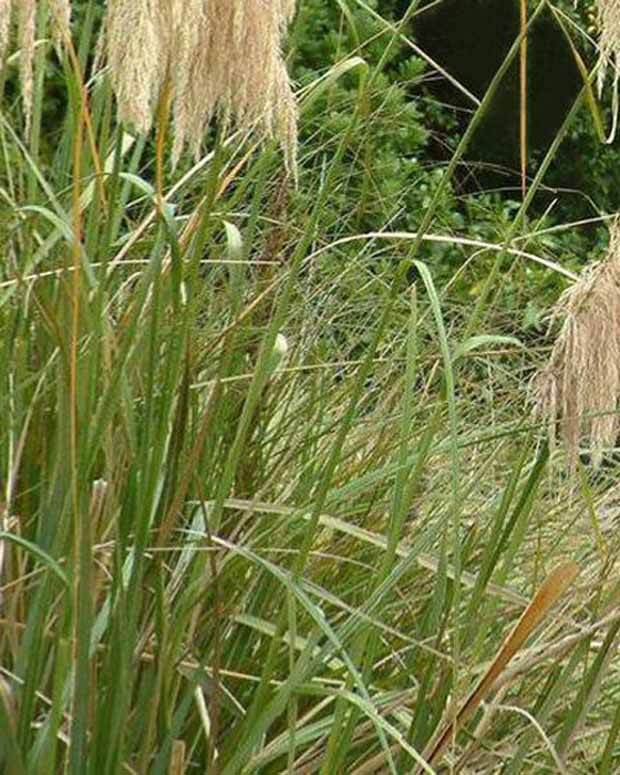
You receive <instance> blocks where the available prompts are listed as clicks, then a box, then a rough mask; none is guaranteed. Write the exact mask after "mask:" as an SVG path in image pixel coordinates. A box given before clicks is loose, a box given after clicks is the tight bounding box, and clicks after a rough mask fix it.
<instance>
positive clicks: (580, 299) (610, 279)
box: [535, 220, 620, 468]
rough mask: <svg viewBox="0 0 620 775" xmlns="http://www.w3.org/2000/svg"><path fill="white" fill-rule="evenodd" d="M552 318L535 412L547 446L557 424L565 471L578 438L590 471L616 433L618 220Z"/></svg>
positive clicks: (619, 400)
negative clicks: (603, 252)
mask: <svg viewBox="0 0 620 775" xmlns="http://www.w3.org/2000/svg"><path fill="white" fill-rule="evenodd" d="M552 319H553V320H557V319H561V320H562V321H563V323H562V328H561V331H560V334H559V336H558V338H557V340H556V343H555V346H554V348H553V351H552V354H551V358H550V360H549V363H548V365H547V366H546V367H545V368H544V369H543V370H542V371H541V372H540V373H539V375H538V376H537V378H536V380H535V392H536V398H537V401H536V404H537V412H538V413H539V414H540V415H542V416H544V417H545V418H546V419H547V421H548V424H549V435H550V439H551V441H552V443H553V442H554V440H555V434H556V427H557V426H558V425H559V429H560V435H561V438H562V440H563V442H564V444H565V446H566V449H567V452H568V458H569V465H570V466H571V468H574V466H575V464H576V462H577V459H578V453H579V446H580V442H581V441H582V439H586V440H587V441H588V442H589V446H590V448H591V453H592V462H593V463H594V465H595V466H596V465H598V464H600V462H601V459H602V456H603V452H604V450H605V449H608V448H609V447H611V446H613V445H614V443H615V441H616V438H617V436H618V432H619V430H620V423H619V419H618V407H619V405H620V221H618V220H615V221H614V222H613V224H612V226H611V229H610V243H609V249H608V253H607V257H606V258H605V260H604V261H603V262H602V263H600V264H598V265H595V266H594V267H592V268H589V269H587V270H586V271H585V273H584V274H583V276H582V277H581V279H580V280H579V281H578V282H577V283H575V285H574V286H573V287H572V288H569V289H568V290H567V291H565V293H564V294H563V295H562V296H561V297H560V299H559V301H558V303H557V305H556V307H555V309H554V311H553V315H552Z"/></svg>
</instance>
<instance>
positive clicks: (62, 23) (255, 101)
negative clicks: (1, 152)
mask: <svg viewBox="0 0 620 775" xmlns="http://www.w3.org/2000/svg"><path fill="white" fill-rule="evenodd" d="M37 6H38V3H37V0H19V2H16V0H0V63H1V62H2V59H3V56H4V54H5V53H6V51H7V49H8V45H9V38H10V26H11V18H12V16H14V17H16V18H17V42H18V46H19V48H20V78H21V84H22V95H23V102H24V108H25V114H26V121H27V123H29V121H30V114H31V111H32V86H33V76H32V65H33V55H34V48H35V33H36V17H37ZM49 8H50V11H51V14H50V15H51V19H52V23H53V32H54V40H55V42H56V44H57V47H58V46H59V45H61V44H62V43H67V42H68V40H69V22H70V11H71V3H70V0H49ZM294 11H295V0H108V2H107V10H106V17H105V21H104V23H103V41H102V42H103V48H102V50H103V52H104V55H105V61H106V64H107V67H108V71H109V75H110V80H111V83H112V87H113V90H114V93H115V95H116V100H117V105H118V113H119V117H120V119H121V120H122V121H124V122H127V123H128V124H130V125H131V126H133V127H134V128H135V129H136V130H138V131H139V132H143V133H145V132H148V131H149V129H150V128H151V126H152V123H153V119H154V115H155V114H156V111H157V108H158V106H159V105H160V101H161V100H162V98H164V97H165V99H166V104H167V105H168V104H169V105H170V108H171V114H172V121H173V126H174V144H173V159H174V160H175V161H176V160H177V159H178V158H179V156H180V154H181V152H182V151H183V149H185V148H189V149H190V150H191V151H193V152H194V153H198V151H199V149H200V146H201V143H202V140H203V138H204V135H205V132H206V130H207V128H208V126H209V124H210V122H211V120H212V119H214V118H217V119H218V120H220V121H221V122H223V123H224V125H225V126H228V125H229V124H232V123H234V124H236V125H237V126H239V127H241V128H243V129H251V130H254V131H256V132H257V133H258V134H259V135H260V136H261V137H270V138H271V137H274V138H276V139H277V140H278V141H279V142H280V144H281V146H282V148H283V150H284V153H285V159H286V165H287V168H288V169H289V170H294V168H295V152H296V137H297V109H296V103H295V99H294V96H293V91H292V88H291V84H290V81H289V77H288V73H287V70H286V65H285V63H284V59H283V57H282V50H281V43H282V38H283V36H284V33H285V31H286V28H287V25H288V24H289V22H290V21H291V19H292V17H293V14H294ZM96 59H97V60H99V57H97V58H96Z"/></svg>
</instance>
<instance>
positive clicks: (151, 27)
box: [105, 0, 170, 132]
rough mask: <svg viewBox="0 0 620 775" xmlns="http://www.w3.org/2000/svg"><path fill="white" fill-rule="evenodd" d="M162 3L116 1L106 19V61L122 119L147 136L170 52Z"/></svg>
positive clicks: (110, 4) (111, 4)
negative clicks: (166, 39)
mask: <svg viewBox="0 0 620 775" xmlns="http://www.w3.org/2000/svg"><path fill="white" fill-rule="evenodd" d="M161 5H162V4H161V3H160V2H159V0H113V2H110V3H109V5H108V14H107V17H106V30H105V36H106V46H107V61H108V65H109V67H110V76H111V79H112V88H113V89H114V92H115V94H116V100H117V104H118V112H119V117H120V119H121V120H122V121H126V122H128V123H130V124H132V125H133V126H135V128H136V129H138V130H139V131H140V132H148V130H149V129H150V127H151V122H152V116H153V111H154V109H155V106H156V104H157V100H158V98H159V93H160V90H161V88H162V85H163V82H164V78H165V74H166V68H167V66H168V61H167V60H168V57H169V54H170V52H169V50H168V47H167V46H166V45H165V42H166V41H165V25H164V24H163V21H164V14H163V13H162V11H161Z"/></svg>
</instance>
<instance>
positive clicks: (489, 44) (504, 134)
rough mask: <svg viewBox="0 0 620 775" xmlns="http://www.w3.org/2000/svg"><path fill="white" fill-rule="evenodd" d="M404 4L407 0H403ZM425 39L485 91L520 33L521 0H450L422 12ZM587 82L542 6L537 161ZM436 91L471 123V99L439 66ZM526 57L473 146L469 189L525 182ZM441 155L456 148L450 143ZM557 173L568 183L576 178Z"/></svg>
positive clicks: (531, 71) (469, 84)
mask: <svg viewBox="0 0 620 775" xmlns="http://www.w3.org/2000/svg"><path fill="white" fill-rule="evenodd" d="M402 5H403V10H404V9H405V8H406V6H407V3H403V4H402ZM413 33H414V37H415V39H416V41H417V42H418V43H419V45H420V46H421V47H422V48H423V49H424V50H425V51H426V52H427V53H428V54H429V55H430V56H431V57H433V59H435V61H436V62H437V63H438V64H440V65H441V66H442V67H443V68H445V70H447V71H448V72H449V73H450V74H451V75H452V76H454V77H455V78H456V79H457V80H458V81H459V82H460V83H461V84H462V85H463V86H464V87H465V88H466V89H468V90H469V91H470V92H472V93H473V94H474V95H475V96H476V97H478V99H481V98H482V96H483V95H484V93H485V91H486V90H487V88H488V87H489V84H490V83H491V81H492V79H493V77H494V75H495V73H496V72H497V70H498V68H499V67H500V66H501V64H502V62H503V61H504V59H505V57H506V56H507V54H508V52H509V50H510V48H511V46H512V44H513V43H514V41H515V39H516V38H517V37H518V35H519V4H518V1H517V0H443V2H440V3H438V4H436V5H434V6H433V7H431V8H429V9H428V10H425V11H424V10H423V11H422V12H420V13H419V14H418V15H417V16H416V19H415V23H414V28H413ZM581 86H582V80H581V76H580V74H579V71H578V69H577V65H576V63H575V60H574V57H573V53H572V51H571V49H570V46H569V44H568V42H567V40H566V38H565V36H564V34H563V32H562V30H561V29H560V28H559V27H558V25H557V22H556V21H555V20H554V19H553V17H552V16H551V15H550V14H549V13H546V12H545V13H543V15H542V16H541V17H539V18H538V19H537V20H536V21H535V22H534V24H533V26H532V28H531V34H530V36H529V42H528V152H529V157H530V169H531V168H532V166H533V165H535V161H536V158H538V157H540V156H541V155H542V154H544V152H545V150H546V149H547V148H548V146H549V144H550V143H551V142H552V140H553V138H554V137H555V135H556V133H557V131H558V130H559V128H560V126H561V125H562V122H563V121H564V119H565V117H566V115H567V113H568V111H569V110H570V108H571V105H572V104H573V102H574V100H575V98H576V97H577V95H578V93H579V90H580V88H581ZM427 88H428V91H429V94H430V95H431V96H432V97H433V98H434V99H437V100H438V101H440V102H441V103H444V104H446V105H450V106H453V109H454V111H455V116H456V119H457V122H458V124H459V127H460V129H461V131H462V130H464V128H465V127H466V125H467V123H468V121H469V117H470V111H471V110H472V109H473V107H474V106H473V105H472V102H471V100H469V99H468V98H467V97H466V96H465V95H464V94H463V93H462V92H461V91H459V90H458V89H457V88H456V87H455V86H454V85H452V84H451V83H450V82H449V81H448V80H447V79H446V78H443V77H441V76H440V75H439V74H434V75H433V77H432V78H430V79H429V80H428V81H427ZM519 93H520V79H519V61H518V57H517V58H516V59H515V61H514V62H513V64H512V65H511V67H510V68H509V70H508V72H507V73H506V75H505V77H504V80H503V82H502V84H501V86H500V88H499V90H498V93H497V95H496V97H495V99H494V100H493V104H492V106H491V108H490V110H489V113H488V114H487V116H486V117H485V119H484V121H483V123H482V124H481V126H480V128H479V130H478V132H477V133H476V135H475V137H474V139H473V142H472V144H471V146H470V149H469V151H468V153H467V157H466V158H467V163H468V165H467V167H464V168H463V169H462V170H461V172H460V175H459V187H460V188H461V190H462V191H475V190H481V189H484V190H488V189H496V188H508V189H513V190H514V189H516V190H518V188H519V173H518V169H519V158H520V144H519V122H520V99H519ZM436 147H437V149H439V148H440V147H441V148H443V149H444V150H443V151H439V153H438V155H440V154H441V153H444V154H445V155H446V157H448V156H449V150H450V149H449V148H446V147H445V144H438V145H437V146H436ZM565 170H566V171H567V172H568V173H569V174H568V175H566V176H565V178H566V179H565V180H563V181H556V182H557V184H559V185H563V186H566V187H571V188H572V187H575V186H578V185H579V181H578V180H577V179H574V180H571V179H570V169H568V168H566V167H565Z"/></svg>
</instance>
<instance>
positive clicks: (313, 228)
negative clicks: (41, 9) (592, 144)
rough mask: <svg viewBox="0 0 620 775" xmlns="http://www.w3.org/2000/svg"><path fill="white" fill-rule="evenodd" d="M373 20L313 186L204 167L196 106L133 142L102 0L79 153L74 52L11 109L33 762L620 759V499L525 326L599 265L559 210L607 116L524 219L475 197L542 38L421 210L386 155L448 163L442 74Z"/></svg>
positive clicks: (14, 436) (78, 771)
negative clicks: (552, 217) (500, 122)
mask: <svg viewBox="0 0 620 775" xmlns="http://www.w3.org/2000/svg"><path fill="white" fill-rule="evenodd" d="M546 5H547V3H546V2H544V1H543V2H541V3H539V4H538V3H537V4H536V7H535V9H534V10H533V15H535V14H537V13H542V12H543V11H544V10H545V7H546ZM415 6H416V3H413V4H412V7H411V9H410V13H413V12H414V11H415ZM338 9H339V10H338V13H337V14H336V17H337V19H338V20H339V23H340V24H341V25H342V26H343V28H344V27H347V29H348V33H347V36H341V37H338V36H336V40H337V41H340V42H343V41H346V42H347V45H346V46H344V44H343V48H342V50H341V51H340V53H339V55H338V56H335V57H334V61H332V62H325V63H324V66H323V69H322V70H317V69H314V66H310V65H309V66H308V68H307V70H306V72H305V73H304V74H303V78H302V77H301V75H300V80H302V81H303V83H302V86H301V89H300V92H301V94H300V105H299V109H300V125H301V132H302V142H301V146H300V151H299V165H300V166H299V185H298V189H295V188H294V187H293V185H292V183H291V181H290V179H289V177H288V176H287V175H286V173H285V172H284V170H283V166H282V158H281V155H280V153H279V151H278V149H277V148H276V147H275V145H274V146H273V147H271V146H269V147H266V148H263V149H259V148H257V146H256V141H255V140H254V139H253V138H252V136H251V135H248V134H247V133H246V132H245V131H242V130H239V131H237V132H236V133H234V134H228V133H223V132H220V133H216V132H213V134H212V136H210V137H209V143H208V147H209V149H208V151H207V152H205V153H204V154H203V155H201V156H200V157H199V158H198V159H197V160H196V161H195V162H193V163H190V162H189V161H187V160H184V161H182V162H181V163H180V165H179V166H178V167H177V168H176V169H175V170H172V169H171V168H170V165H169V164H168V158H169V151H170V146H171V140H170V137H169V134H170V133H169V132H168V126H167V122H166V119H165V114H164V113H160V115H159V117H158V120H157V126H156V131H155V136H154V141H153V142H152V143H151V142H150V141H147V140H145V139H144V138H140V137H136V136H134V135H132V134H131V133H129V132H128V131H126V130H124V129H123V128H121V127H120V126H119V125H118V124H117V123H116V121H115V119H114V102H113V96H112V92H111V87H110V83H109V80H108V79H106V78H104V77H99V76H98V77H96V78H94V79H92V80H90V81H86V82H85V79H84V78H83V77H82V76H81V75H80V73H84V72H85V73H88V72H89V70H88V66H89V63H90V54H91V53H92V52H93V51H94V47H95V35H96V29H97V23H96V22H97V20H98V8H97V4H96V3H92V2H91V3H88V4H86V5H85V7H84V8H83V9H82V11H81V14H80V23H79V25H76V30H78V32H79V37H78V38H77V39H76V50H77V57H76V58H74V59H73V60H72V59H71V58H66V59H65V60H64V61H63V62H62V63H60V62H56V64H55V65H52V64H48V65H47V67H48V68H52V67H56V68H59V67H62V68H63V69H62V82H63V83H64V85H65V87H66V114H65V115H62V116H61V120H58V118H57V114H56V127H57V129H56V134H55V135H53V136H50V133H52V132H53V131H54V130H53V129H51V128H50V124H48V123H47V122H46V112H45V89H46V80H45V79H44V78H43V77H42V75H43V68H44V64H45V57H46V54H47V53H48V52H47V50H46V49H48V48H51V43H49V42H47V41H43V42H41V43H40V45H39V46H38V47H37V49H36V52H35V79H34V85H33V95H32V105H33V115H32V123H31V127H32V129H31V132H30V134H29V135H28V136H27V137H25V135H24V134H23V132H22V129H21V127H22V122H21V119H20V117H19V106H18V105H17V104H15V103H14V102H13V101H12V100H11V89H10V88H9V89H8V91H7V97H6V99H5V103H4V108H3V112H2V113H1V114H0V159H1V162H0V194H1V196H0V213H1V221H0V235H1V239H2V244H3V261H2V264H1V265H0V331H1V334H2V336H1V339H0V342H1V345H0V346H1V347H2V353H1V355H0V386H1V387H0V416H1V417H3V418H4V422H2V423H0V481H1V484H2V496H1V498H2V501H1V502H0V506H1V511H0V513H1V515H2V525H1V529H2V532H1V535H0V539H1V541H2V543H1V545H0V547H1V548H0V589H1V595H2V597H1V603H2V613H1V628H0V758H1V760H2V768H3V771H5V772H7V773H11V774H12V775H24V774H25V773H37V775H51V774H52V773H56V772H61V771H62V772H66V773H71V774H72V775H84V774H85V773H92V774H93V775H95V773H96V775H112V774H113V773H114V775H116V773H149V774H152V775H163V774H164V773H171V774H177V773H183V772H187V773H193V772H213V773H220V774H221V775H239V774H240V773H251V772H252V773H254V772H257V773H258V772H260V773H285V772H286V773H295V774H296V775H302V774H307V775H309V774H310V773H322V775H327V774H328V773H344V772H346V773H351V775H362V773H374V772H391V773H400V772H440V771H448V769H449V770H450V771H452V772H457V771H458V772H471V773H473V772H502V773H510V774H511V775H513V774H514V773H518V772H523V773H525V772H556V771H560V772H579V773H585V772H592V773H594V772H596V773H612V772H616V771H617V770H618V767H619V766H620V746H619V745H618V733H619V732H620V712H619V711H618V707H619V706H618V702H619V700H620V696H619V695H620V680H619V675H618V667H619V666H618V659H617V656H616V649H617V643H618V638H617V636H618V630H619V628H620V606H619V603H618V591H619V580H620V579H619V577H618V572H617V567H616V563H615V557H616V553H617V550H618V543H619V539H618V535H617V530H613V529H609V528H610V526H611V525H613V518H614V513H615V511H614V503H616V500H615V499H616V498H617V495H616V494H615V493H614V488H613V486H610V483H611V484H612V485H613V481H612V480H610V479H609V478H606V476H605V474H604V473H601V474H599V475H598V478H593V477H592V476H591V475H590V474H588V472H587V471H585V470H584V469H583V467H579V466H578V470H577V473H576V475H575V477H574V478H573V479H572V480H568V479H566V478H565V475H564V474H563V473H562V471H561V468H559V467H557V466H553V465H552V462H553V461H552V460H551V459H550V454H549V450H548V447H547V444H546V441H545V433H544V429H541V428H540V427H539V424H538V423H537V422H535V421H533V420H532V419H531V416H530V413H529V409H528V406H527V401H526V394H527V390H526V388H527V385H528V382H529V380H530V378H531V375H532V373H533V371H534V369H535V368H536V367H537V366H539V365H540V363H541V362H542V361H543V358H544V356H545V352H544V351H543V350H544V349H545V347H546V344H547V343H542V345H544V346H542V345H541V342H540V341H537V342H535V343H534V344H533V345H531V346H526V345H524V344H523V343H522V342H520V341H519V339H518V338H516V337H518V335H519V334H520V333H522V332H521V330H520V323H519V320H520V317H519V315H522V314H524V312H523V309H522V307H524V306H525V302H526V301H527V300H528V299H529V298H530V297H531V295H532V292H531V290H530V289H531V285H530V284H531V283H534V284H535V286H534V287H535V288H536V290H537V292H540V293H541V294H543V295H544V294H545V293H548V289H547V285H546V283H548V278H549V277H551V278H553V284H554V285H553V287H554V288H557V287H558V286H560V285H564V284H566V283H567V281H568V279H570V278H571V277H573V275H572V273H571V271H569V269H567V268H566V266H567V262H566V261H564V260H563V259H564V257H563V256H562V253H561V250H559V249H558V245H559V244H561V243H559V242H556V241H554V235H555V232H554V231H553V230H552V231H548V230H547V228H546V223H545V221H544V218H539V217H532V216H531V212H530V208H531V206H532V203H533V202H534V199H535V196H536V193H537V191H538V190H539V189H540V186H541V185H542V184H543V181H544V177H545V174H546V171H547V170H548V169H549V167H550V165H552V163H554V161H555V160H556V158H558V154H559V155H560V156H561V152H562V141H563V139H564V138H565V137H566V135H567V134H568V133H569V131H570V127H571V126H572V123H571V122H572V121H574V120H575V118H576V117H577V116H578V115H579V109H580V107H581V105H582V102H581V101H582V99H583V93H582V95H580V98H579V100H578V102H577V103H576V105H575V107H574V109H573V111H572V113H571V115H570V116H569V117H568V118H567V120H566V123H565V126H564V127H563V128H562V130H560V133H559V135H558V137H557V138H556V140H555V142H554V143H553V144H552V146H551V147H550V148H549V150H548V153H547V155H546V156H545V158H544V159H543V160H542V162H541V164H540V167H539V172H538V173H537V175H536V178H535V179H534V181H533V182H531V183H530V185H529V187H528V193H527V196H526V198H525V199H524V201H523V202H522V203H519V204H518V206H517V207H516V208H513V209H511V210H510V212H508V214H507V211H506V210H502V211H501V212H498V211H494V213H493V214H492V217H491V216H489V217H487V216H484V207H485V204H484V201H485V200H484V199H482V204H481V203H480V202H478V203H477V202H476V201H475V200H472V201H470V202H468V203H466V204H463V203H458V202H457V201H456V198H455V196H454V193H453V189H452V185H451V184H452V179H453V176H454V174H455V171H456V170H457V168H458V165H459V164H460V163H461V161H462V160H463V158H464V154H465V152H466V149H467V145H468V143H469V141H470V140H471V138H472V136H473V133H474V132H475V129H476V127H477V126H478V125H479V122H480V121H481V120H482V118H483V117H484V115H485V111H486V110H487V109H488V106H489V105H490V104H491V103H492V100H493V98H494V95H495V94H496V91H497V88H498V87H499V85H500V83H501V78H502V75H503V73H504V72H505V71H506V69H507V68H508V67H509V66H510V64H511V62H512V61H513V60H514V59H515V57H517V56H518V52H519V47H520V41H519V39H516V40H515V41H514V45H513V46H512V48H511V51H510V53H509V55H508V58H507V59H506V61H505V63H504V65H502V68H500V71H499V72H498V74H497V76H496V78H495V79H493V81H492V82H491V84H490V86H489V89H488V91H487V93H486V95H480V96H481V101H480V104H479V106H478V107H477V108H475V109H474V111H473V113H472V117H471V120H470V124H469V128H468V129H467V130H466V132H465V134H464V135H463V136H462V137H461V138H460V142H459V145H458V147H457V150H456V151H455V153H454V155H453V157H452V159H451V161H450V162H449V164H447V165H444V166H436V167H434V168H431V169H426V168H425V165H424V164H423V163H422V162H421V161H420V160H419V159H418V158H417V157H416V156H412V157H411V158H410V159H409V160H408V161H407V162H404V161H403V163H402V167H400V168H398V169H397V170H396V172H395V176H396V179H397V180H401V181H403V180H406V181H407V186H408V187H406V188H405V187H404V185H403V186H401V185H400V184H399V185H393V186H392V188H390V181H389V179H388V178H389V176H387V175H386V176H384V177H382V167H381V163H380V162H381V157H379V159H377V158H376V157H375V151H376V152H377V153H379V152H381V153H383V154H385V155H386V156H387V157H388V158H389V159H391V160H392V161H394V160H395V159H397V158H398V157H399V154H401V151H400V148H401V146H400V145H399V144H400V143H402V144H406V143H412V144H413V145H414V146H415V148H416V149H417V150H416V151H415V152H416V153H417V151H418V150H419V151H420V153H423V151H424V147H425V142H426V139H427V135H426V134H425V130H424V127H423V126H422V118H423V115H424V113H423V109H422V106H421V105H420V104H418V103H415V102H413V101H412V102H411V104H410V105H409V106H408V107H406V109H405V108H403V110H404V111H405V112H404V113H403V115H402V116H400V119H402V125H401V126H402V133H400V134H399V132H398V130H397V129H395V126H396V127H397V126H398V119H399V114H398V111H399V106H403V105H405V103H406V94H407V91H406V86H407V88H409V89H414V88H415V78H417V77H418V76H419V75H420V74H421V73H422V72H423V71H424V68H423V66H422V65H421V64H420V61H419V60H417V61H415V62H412V63H410V64H409V65H408V66H407V67H408V69H407V70H406V71H403V77H404V83H403V84H402V85H401V86H400V87H397V86H394V87H388V85H387V84H386V81H385V79H386V75H385V73H386V67H387V65H388V64H389V62H388V59H389V53H390V51H391V50H392V47H396V46H400V45H403V41H402V35H403V34H404V32H403V30H405V25H402V26H399V25H398V23H396V24H394V23H393V22H388V20H387V19H383V18H382V17H381V16H379V15H378V13H377V11H376V10H375V4H374V3H371V4H370V5H367V4H365V3H363V2H361V0H359V2H358V1H357V0H356V2H355V3H349V4H347V3H338ZM359 19H364V20H365V24H366V25H367V29H366V32H365V33H364V34H363V35H362V34H361V33H360V36H359V38H358V42H357V44H356V45H353V46H351V45H348V44H349V43H350V38H349V37H348V35H349V34H354V33H355V32H356V31H357V32H358V33H359V29H358V27H357V26H356V24H355V22H356V20H359ZM305 23H307V18H306V17H304V16H303V14H302V16H301V17H300V21H299V24H300V25H303V24H305ZM299 29H303V26H301V27H299V28H298V30H299ZM369 31H370V32H369ZM367 33H368V35H367ZM334 34H335V33H334ZM373 36H375V37H373ZM293 40H295V36H293ZM369 40H370V42H368V41H369ZM379 44H380V46H379ZM300 45H301V44H300ZM304 45H306V44H304ZM307 45H308V46H310V44H307ZM372 46H374V49H373V48H372ZM377 46H379V48H380V50H381V51H383V52H386V53H385V56H383V55H381V54H379V56H377V50H376V49H377ZM310 47H311V46H310ZM13 65H14V63H11V62H9V66H8V67H9V70H8V79H9V86H10V81H11V78H12V77H13V76H12V73H11V71H10V68H11V67H12V66H13ZM37 68H38V69H37ZM391 77H392V78H394V74H393V73H392V76H391ZM86 86H87V87H88V89H86ZM87 93H88V99H86V95H87ZM390 101H392V102H391V103H390ZM342 105H345V106H346V109H343V108H342ZM336 106H340V108H339V109H336ZM418 110H419V111H420V112H419V113H417V112H416V111H418ZM429 110H435V111H436V110H437V107H436V106H433V107H432V108H429ZM394 121H396V122H397V123H396V125H395V124H394V123H393V122H394ZM390 144H392V145H390ZM375 145H376V147H375ZM383 158H385V156H384V157H383ZM394 163H395V162H394ZM367 165H368V166H367ZM399 176H400V177H399ZM418 182H419V184H420V186H422V185H423V188H416V186H417V185H418ZM414 204H415V208H414V207H413V205H414ZM477 207H478V208H479V209H476V208H477ZM416 208H417V209H416ZM468 208H469V209H468ZM403 213H404V215H403ZM473 213H478V214H479V215H480V218H479V219H478V220H477V221H475V223H473V224H472V228H471V229H470V228H469V225H470V223H469V221H470V219H473V218H472V214H473ZM487 215H488V214H487ZM483 216H484V217H483ZM485 218H486V222H485V223H483V224H482V225H481V222H483V221H484V219H485ZM399 219H400V220H399ZM491 221H492V223H491ZM562 228H563V227H562V225H561V226H560V227H559V228H558V231H561V230H562ZM443 255H448V256H452V257H453V259H454V258H455V257H458V259H459V263H460V266H459V268H458V269H456V268H455V269H454V271H450V272H447V271H446V269H445V265H444V266H439V265H438V263H439V259H440V258H441V256H443ZM433 257H434V258H435V259H436V260H429V259H432V258H433ZM463 288H468V289H469V290H468V291H467V292H464V291H463ZM457 289H460V290H459V292H458V293H457V292H456V290H457ZM505 291H506V292H509V294H512V295H510V296H509V300H508V301H509V302H510V303H507V301H506V296H505V294H504V292H505ZM519 309H520V312H519V313H518V314H517V313H515V310H519ZM555 454H556V455H560V453H559V452H558V453H555Z"/></svg>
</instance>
